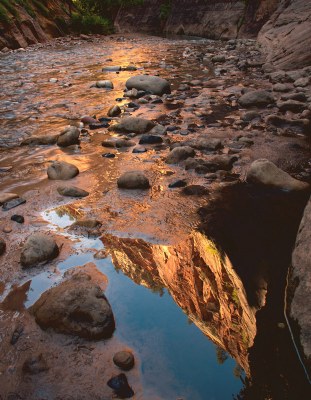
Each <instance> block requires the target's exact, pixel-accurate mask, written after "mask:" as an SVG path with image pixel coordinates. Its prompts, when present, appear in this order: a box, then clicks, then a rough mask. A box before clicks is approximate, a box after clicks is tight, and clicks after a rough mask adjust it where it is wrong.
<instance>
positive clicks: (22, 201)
mask: <svg viewBox="0 0 311 400" xmlns="http://www.w3.org/2000/svg"><path fill="white" fill-rule="evenodd" d="M25 203H26V200H25V199H23V198H21V197H18V198H17V199H13V200H10V201H7V202H6V203H4V204H3V206H2V209H3V211H8V210H11V209H12V208H15V207H18V206H20V205H21V204H25Z"/></svg>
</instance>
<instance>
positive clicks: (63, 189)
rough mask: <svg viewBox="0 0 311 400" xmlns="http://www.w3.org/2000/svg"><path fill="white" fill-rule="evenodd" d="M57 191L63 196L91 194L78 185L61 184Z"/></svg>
mask: <svg viewBox="0 0 311 400" xmlns="http://www.w3.org/2000/svg"><path fill="white" fill-rule="evenodd" d="M57 191H58V193H59V194H61V195H62V196H68V197H86V196H88V195H89V192H87V191H86V190H83V189H80V188H78V187H76V186H59V187H58V188H57Z"/></svg>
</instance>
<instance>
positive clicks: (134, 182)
mask: <svg viewBox="0 0 311 400" xmlns="http://www.w3.org/2000/svg"><path fill="white" fill-rule="evenodd" d="M117 184H118V187H119V188H120V189H149V188H150V183H149V179H148V178H147V177H146V176H145V175H144V174H143V173H142V172H140V171H128V172H125V173H124V174H123V175H121V176H120V178H119V179H118V182H117Z"/></svg>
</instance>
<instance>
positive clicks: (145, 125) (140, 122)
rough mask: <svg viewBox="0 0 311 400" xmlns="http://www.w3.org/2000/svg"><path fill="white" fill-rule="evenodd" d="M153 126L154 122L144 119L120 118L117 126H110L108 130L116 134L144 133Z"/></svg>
mask: <svg viewBox="0 0 311 400" xmlns="http://www.w3.org/2000/svg"><path fill="white" fill-rule="evenodd" d="M154 126H155V124H154V122H152V121H149V120H148V119H144V118H135V117H128V118H122V119H121V121H120V122H119V123H118V124H115V125H112V126H111V127H110V128H109V129H108V130H109V131H116V132H129V133H131V132H133V133H138V134H139V133H146V132H148V131H150V129H152V128H153V127H154Z"/></svg>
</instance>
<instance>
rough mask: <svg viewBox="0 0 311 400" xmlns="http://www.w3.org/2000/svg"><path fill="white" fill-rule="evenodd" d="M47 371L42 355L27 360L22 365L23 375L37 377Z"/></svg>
mask: <svg viewBox="0 0 311 400" xmlns="http://www.w3.org/2000/svg"><path fill="white" fill-rule="evenodd" d="M48 369H49V367H48V365H47V362H46V360H45V359H44V358H43V356H42V354H40V355H39V356H32V357H30V358H28V359H27V360H26V361H25V362H24V364H23V372H24V374H30V375H37V374H40V373H41V372H45V371H47V370H48Z"/></svg>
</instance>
